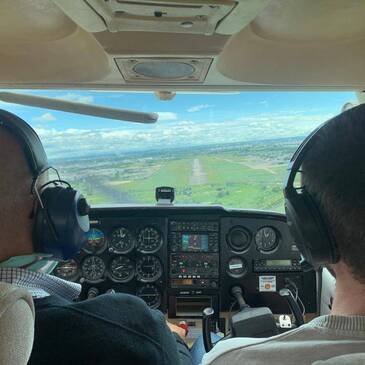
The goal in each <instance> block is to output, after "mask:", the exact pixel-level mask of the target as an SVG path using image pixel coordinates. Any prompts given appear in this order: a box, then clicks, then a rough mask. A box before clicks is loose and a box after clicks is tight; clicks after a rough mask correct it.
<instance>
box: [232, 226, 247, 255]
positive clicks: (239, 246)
mask: <svg viewBox="0 0 365 365" xmlns="http://www.w3.org/2000/svg"><path fill="white" fill-rule="evenodd" d="M227 242H228V245H229V246H230V247H231V249H232V250H233V251H236V252H243V251H246V250H247V249H248V248H249V247H250V243H251V234H250V232H249V231H248V230H247V229H246V228H244V227H233V228H232V229H231V230H230V231H229V233H228V235H227Z"/></svg>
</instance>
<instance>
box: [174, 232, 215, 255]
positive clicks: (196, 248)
mask: <svg viewBox="0 0 365 365" xmlns="http://www.w3.org/2000/svg"><path fill="white" fill-rule="evenodd" d="M208 240H209V238H208V235H207V234H182V236H181V250H182V251H184V252H208V251H209V243H208Z"/></svg>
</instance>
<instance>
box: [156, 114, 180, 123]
mask: <svg viewBox="0 0 365 365" xmlns="http://www.w3.org/2000/svg"><path fill="white" fill-rule="evenodd" d="M157 114H158V121H159V122H166V121H168V120H177V114H176V113H173V112H157Z"/></svg>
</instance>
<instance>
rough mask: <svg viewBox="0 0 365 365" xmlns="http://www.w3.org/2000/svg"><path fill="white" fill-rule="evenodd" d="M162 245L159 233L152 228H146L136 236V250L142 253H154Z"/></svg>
mask: <svg viewBox="0 0 365 365" xmlns="http://www.w3.org/2000/svg"><path fill="white" fill-rule="evenodd" d="M161 245H162V237H161V234H160V232H159V231H158V230H157V229H155V228H153V227H146V228H144V229H142V230H141V231H140V232H139V234H138V243H137V249H138V251H140V252H142V253H151V252H156V251H157V250H158V249H159V248H160V247H161Z"/></svg>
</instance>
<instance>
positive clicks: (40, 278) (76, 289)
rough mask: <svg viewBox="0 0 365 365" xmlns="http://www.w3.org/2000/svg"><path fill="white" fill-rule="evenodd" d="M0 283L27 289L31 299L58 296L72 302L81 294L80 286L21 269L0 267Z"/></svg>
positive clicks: (51, 276)
mask: <svg viewBox="0 0 365 365" xmlns="http://www.w3.org/2000/svg"><path fill="white" fill-rule="evenodd" d="M0 281H3V282H5V283H9V284H13V285H17V286H20V287H22V288H25V289H27V290H28V291H29V292H30V293H31V294H32V296H33V298H44V297H47V296H49V295H58V296H59V297H61V298H64V299H67V300H74V299H76V298H77V297H78V296H79V295H80V293H81V285H80V284H77V283H72V282H70V281H66V280H63V279H60V278H58V277H56V276H53V275H48V274H44V273H42V272H34V271H30V270H26V269H21V268H10V267H0Z"/></svg>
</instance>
